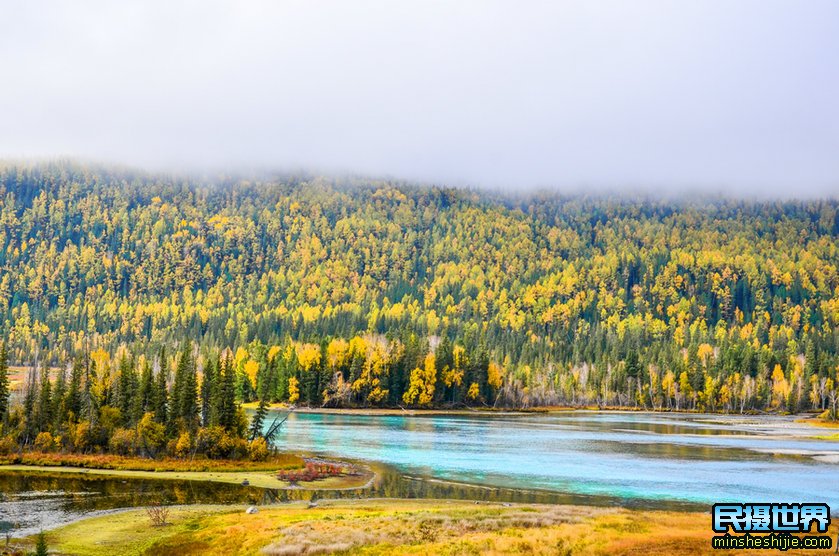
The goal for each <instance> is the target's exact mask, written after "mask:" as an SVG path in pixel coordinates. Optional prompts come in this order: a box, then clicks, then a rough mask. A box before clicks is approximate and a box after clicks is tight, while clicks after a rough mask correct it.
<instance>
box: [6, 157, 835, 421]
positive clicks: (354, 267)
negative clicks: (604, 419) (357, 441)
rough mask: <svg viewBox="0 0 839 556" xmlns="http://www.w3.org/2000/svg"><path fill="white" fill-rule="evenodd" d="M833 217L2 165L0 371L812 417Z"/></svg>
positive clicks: (831, 271) (417, 398)
mask: <svg viewBox="0 0 839 556" xmlns="http://www.w3.org/2000/svg"><path fill="white" fill-rule="evenodd" d="M838 208H839V205H837V202H836V201H811V202H783V203H782V202H745V201H731V200H727V201H726V200H713V201H707V200H706V201H696V202H664V201H649V200H638V201H632V200H606V199H596V198H591V199H585V198H565V197H560V196H557V195H548V194H544V195H534V196H530V197H527V198H515V199H514V198H503V197H499V196H493V195H490V194H480V193H475V192H469V191H462V190H455V189H443V188H432V187H416V186H410V185H405V184H400V183H390V182H369V183H341V184H338V183H334V182H332V181H329V180H324V179H312V180H308V181H303V180H300V179H293V178H290V179H286V180H283V181H279V182H273V181H270V180H269V181H265V182H249V181H241V180H233V179H220V180H219V181H218V183H204V182H197V181H190V180H187V179H181V178H171V177H165V176H155V175H145V174H142V173H136V172H130V171H117V170H108V169H104V168H96V167H86V166H81V165H75V164H42V165H7V166H5V167H3V168H2V169H0V247H2V249H0V269H1V270H0V315H2V329H3V332H4V334H5V336H6V337H7V339H8V341H9V343H10V356H11V359H12V360H13V362H17V363H21V364H28V363H31V362H32V361H33V360H34V358H35V357H38V358H40V360H41V361H43V362H47V363H49V364H56V365H60V366H63V365H65V364H66V363H68V362H69V361H70V360H71V359H72V357H74V356H76V355H78V354H82V353H89V352H91V351H93V350H101V351H103V352H105V353H107V354H108V360H109V361H110V360H113V361H117V360H119V359H123V358H125V357H126V355H125V354H126V353H130V354H131V355H132V356H139V355H142V356H143V357H146V358H148V359H154V358H157V357H158V355H157V354H158V353H159V349H160V348H161V347H162V346H172V347H175V346H176V345H177V344H178V343H181V342H183V341H185V340H189V341H193V342H195V343H196V344H197V345H198V346H199V348H200V353H201V356H200V357H199V360H201V361H203V360H205V359H206V360H209V359H212V357H213V355H212V354H214V353H216V352H217V351H218V350H219V349H222V348H226V347H231V348H233V349H234V350H238V351H239V353H238V354H237V358H236V362H237V365H238V366H239V370H240V375H241V380H242V382H243V384H240V396H241V397H243V398H244V399H251V398H253V397H254V396H255V392H256V391H257V390H259V391H263V390H264V389H266V388H267V391H268V392H269V395H268V397H270V398H273V399H278V400H288V398H289V397H290V396H291V397H294V394H295V392H294V391H293V389H292V388H290V386H289V385H290V380H291V381H292V382H291V384H292V385H294V387H295V388H298V389H299V392H298V393H297V395H298V396H299V399H300V401H305V402H309V403H313V404H320V403H339V404H348V403H354V404H371V405H376V404H382V405H393V404H396V403H411V404H419V405H425V404H432V403H436V404H445V403H460V402H467V403H480V402H481V401H483V402H484V403H488V404H493V403H496V402H498V403H505V402H506V403H510V404H525V405H527V404H535V403H560V402H562V403H606V404H620V405H633V404H636V403H641V404H645V405H648V406H655V407H675V406H677V405H678V406H680V407H686V406H699V407H704V408H706V409H725V408H727V409H739V408H741V406H742V407H743V408H748V407H761V408H763V407H775V406H777V407H785V408H789V409H799V408H809V407H818V408H822V407H826V406H827V405H829V403H830V399H829V393H830V392H831V391H834V395H835V384H836V372H837V364H839V359H838V358H837V352H838V351H839V350H837V347H839V333H837V326H839V273H837V269H838V268H839V214H838V213H837V209H838ZM429 340H430V343H429ZM121 346H122V347H121ZM272 346H276V348H275V349H273V350H272V349H271V347H272ZM173 352H174V350H172V349H170V352H169V353H170V354H171V353H173ZM429 352H431V354H430V356H429V355H428V354H429ZM275 359H276V360H277V361H280V362H279V363H273V361H274V360H275ZM249 362H252V364H251V365H250V366H248V363H249ZM113 367H114V370H113V372H117V371H116V365H113ZM307 373H308V374H307ZM338 375H340V377H339V376H338ZM308 377H312V378H308ZM359 381H360V382H359ZM294 382H297V384H296V385H295V384H294ZM298 385H299V386H298ZM835 403H836V402H835V399H834V406H835Z"/></svg>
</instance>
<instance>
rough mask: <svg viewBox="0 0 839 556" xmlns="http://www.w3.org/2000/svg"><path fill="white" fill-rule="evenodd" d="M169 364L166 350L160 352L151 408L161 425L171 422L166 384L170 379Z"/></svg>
mask: <svg viewBox="0 0 839 556" xmlns="http://www.w3.org/2000/svg"><path fill="white" fill-rule="evenodd" d="M168 375H169V370H168V365H167V363H166V350H165V349H163V350H161V352H160V359H159V369H158V371H157V375H155V377H154V388H153V389H152V400H151V410H152V412H154V419H155V421H157V422H158V423H160V424H161V425H165V424H167V423H168V422H169V392H168V389H167V386H166V383H167V381H168Z"/></svg>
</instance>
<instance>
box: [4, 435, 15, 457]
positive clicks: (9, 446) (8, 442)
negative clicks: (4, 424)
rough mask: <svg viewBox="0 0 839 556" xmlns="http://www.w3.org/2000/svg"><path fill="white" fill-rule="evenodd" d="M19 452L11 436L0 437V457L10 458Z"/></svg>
mask: <svg viewBox="0 0 839 556" xmlns="http://www.w3.org/2000/svg"><path fill="white" fill-rule="evenodd" d="M16 451H17V442H15V439H14V438H12V437H11V436H2V437H0V456H8V455H9V454H13V453H14V452H16Z"/></svg>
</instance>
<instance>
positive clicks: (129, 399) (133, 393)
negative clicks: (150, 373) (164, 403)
mask: <svg viewBox="0 0 839 556" xmlns="http://www.w3.org/2000/svg"><path fill="white" fill-rule="evenodd" d="M136 398H137V373H136V372H135V371H134V362H133V361H132V360H131V359H129V358H128V357H123V359H122V361H121V362H120V366H119V381H118V384H117V407H119V409H120V412H121V413H122V418H123V420H124V422H125V424H126V425H128V426H131V425H133V424H134V420H133V416H134V411H133V409H134V404H135V400H136Z"/></svg>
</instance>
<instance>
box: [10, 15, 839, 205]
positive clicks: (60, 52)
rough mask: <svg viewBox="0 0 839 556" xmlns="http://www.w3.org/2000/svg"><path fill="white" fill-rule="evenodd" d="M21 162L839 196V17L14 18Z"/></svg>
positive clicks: (13, 152)
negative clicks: (70, 159)
mask: <svg viewBox="0 0 839 556" xmlns="http://www.w3.org/2000/svg"><path fill="white" fill-rule="evenodd" d="M0 2H2V3H0V157H3V158H9V157H43V156H46V157H51V156H77V157H83V158H86V159H93V160H97V161H114V162H121V163H127V164H131V165H136V166H142V167H146V168H150V169H159V168H190V169H208V170H216V169H244V170H249V169H277V170H289V169H300V168H304V169H309V170H313V171H324V172H330V173H335V172H345V171H349V172H353V173H361V174H370V175H375V176H382V175H386V176H394V177H399V178H407V179H413V180H422V181H435V182H443V183H449V184H468V185H488V186H494V187H502V188H522V187H558V188H562V189H568V188H579V187H591V186H596V187H605V188H615V189H621V188H625V189H634V188H644V189H652V190H656V189H664V190H668V191H673V190H683V189H693V188H701V189H705V190H712V191H725V192H729V193H731V192H742V193H755V192H769V193H773V194H781V195H789V194H792V195H798V194H801V195H820V194H834V195H835V194H836V192H839V1H837V0H823V1H819V0H782V1H776V0H704V1H692V0H672V1H666V0H615V1H598V0H580V1H562V0H553V1H549V2H535V1H533V2H530V1H526V0H524V1H512V0H510V1H506V2H496V1H492V0H474V1H473V0H451V1H439V2H437V1H430V0H428V1H416V0H384V1H366V0H365V1H354V0H336V1H329V0H301V1H288V0H273V1H264V2H261V1H235V2H234V1H232V0H231V1H230V2H214V1H207V0H202V1H196V2H178V1H174V0H165V1H145V2H114V1H112V0H103V1H101V2H88V1H79V0H75V1H66V2H41V1H37V0H35V1H31V0H30V1H23V0H20V1H13V0H0Z"/></svg>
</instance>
